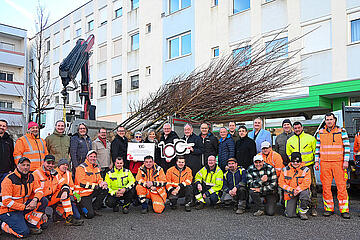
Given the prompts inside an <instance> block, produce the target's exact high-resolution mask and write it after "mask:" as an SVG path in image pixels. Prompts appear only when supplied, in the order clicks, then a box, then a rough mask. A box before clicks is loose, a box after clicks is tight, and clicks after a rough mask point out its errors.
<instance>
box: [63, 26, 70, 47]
mask: <svg viewBox="0 0 360 240" xmlns="http://www.w3.org/2000/svg"><path fill="white" fill-rule="evenodd" d="M68 41H70V28H69V27H67V28H64V43H66V42H68Z"/></svg>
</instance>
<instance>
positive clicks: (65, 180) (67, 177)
mask: <svg viewBox="0 0 360 240" xmlns="http://www.w3.org/2000/svg"><path fill="white" fill-rule="evenodd" d="M55 170H56V171H57V173H58V174H57V175H56V177H57V180H58V182H59V185H60V186H61V187H64V186H68V187H69V190H70V195H72V194H73V191H74V188H75V185H74V181H73V179H72V173H71V172H70V171H69V170H67V171H66V172H62V171H60V169H59V168H56V169H55Z"/></svg>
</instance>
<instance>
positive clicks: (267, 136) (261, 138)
mask: <svg viewBox="0 0 360 240" xmlns="http://www.w3.org/2000/svg"><path fill="white" fill-rule="evenodd" d="M248 137H249V138H251V139H253V140H255V143H256V151H257V153H259V152H261V143H262V142H265V141H267V142H269V143H270V144H271V145H272V140H271V133H270V132H269V131H267V130H265V129H260V132H259V133H258V135H257V137H256V139H254V138H255V130H252V131H251V132H249V134H248Z"/></svg>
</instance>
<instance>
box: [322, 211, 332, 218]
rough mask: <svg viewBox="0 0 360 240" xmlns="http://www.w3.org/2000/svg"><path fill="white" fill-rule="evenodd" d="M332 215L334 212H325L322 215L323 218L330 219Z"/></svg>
mask: <svg viewBox="0 0 360 240" xmlns="http://www.w3.org/2000/svg"><path fill="white" fill-rule="evenodd" d="M333 214H334V212H332V211H325V212H324V214H323V215H324V217H330V216H331V215H333Z"/></svg>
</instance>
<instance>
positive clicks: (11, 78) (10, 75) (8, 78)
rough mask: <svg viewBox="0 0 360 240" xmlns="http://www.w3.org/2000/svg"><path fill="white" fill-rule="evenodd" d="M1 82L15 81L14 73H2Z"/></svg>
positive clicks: (0, 73) (0, 74)
mask: <svg viewBox="0 0 360 240" xmlns="http://www.w3.org/2000/svg"><path fill="white" fill-rule="evenodd" d="M0 80H1V81H9V82H12V81H14V73H12V72H0Z"/></svg>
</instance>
